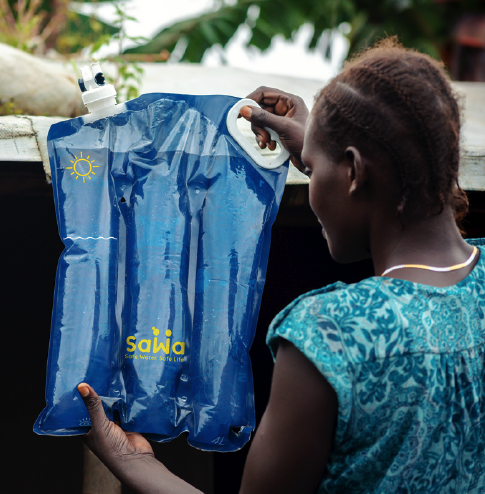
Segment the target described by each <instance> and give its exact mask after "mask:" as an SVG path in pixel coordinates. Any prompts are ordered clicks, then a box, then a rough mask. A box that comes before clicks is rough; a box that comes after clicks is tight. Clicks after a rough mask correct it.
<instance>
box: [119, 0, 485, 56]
mask: <svg viewBox="0 0 485 494" xmlns="http://www.w3.org/2000/svg"><path fill="white" fill-rule="evenodd" d="M479 9H483V2H482V1H481V0H463V1H460V2H445V3H444V2H438V1H435V0H319V1H315V0H237V1H236V2H234V3H231V4H228V3H224V2H223V1H220V2H218V4H216V8H215V9H214V10H213V11H211V12H207V13H205V14H203V15H201V16H198V17H194V18H191V19H187V20H183V21H180V22H177V23H175V24H173V25H172V26H169V27H167V28H165V29H162V30H161V31H160V32H159V33H158V34H157V35H156V36H155V37H154V38H153V39H152V40H151V41H149V42H148V43H146V44H145V45H142V46H138V47H135V48H130V49H128V50H125V53H129V54H135V53H145V54H148V53H160V52H161V51H162V50H168V51H169V52H170V53H173V52H174V50H175V48H176V46H177V45H178V46H179V47H180V46H181V45H180V44H179V43H181V44H182V43H183V44H185V45H186V48H185V52H184V54H183V57H182V60H183V61H187V62H200V61H201V60H202V57H203V55H204V52H205V50H207V49H208V48H210V47H211V46H213V45H216V44H219V45H221V46H223V47H224V46H226V44H227V43H228V41H229V40H230V39H231V38H232V36H233V35H234V33H235V32H236V30H237V29H238V27H239V26H240V25H241V24H246V25H247V26H248V27H249V28H250V29H251V32H252V35H251V39H250V40H249V42H248V45H252V46H255V47H257V48H259V49H260V50H266V49H267V48H268V47H269V46H270V43H271V40H272V38H273V37H274V36H275V35H276V34H281V35H283V36H284V37H285V38H286V39H289V38H291V37H292V36H293V34H294V33H295V32H296V31H297V30H298V29H299V28H300V27H301V26H302V25H303V24H305V23H311V24H313V26H314V34H313V38H312V39H311V41H310V43H309V48H314V47H315V46H316V45H317V42H318V40H319V39H320V37H321V35H322V33H324V32H325V31H327V32H329V33H331V32H332V31H331V30H333V29H335V28H337V27H338V26H339V25H341V24H342V23H348V24H349V26H350V31H349V32H348V33H347V38H348V39H349V42H350V49H349V55H351V54H352V53H354V52H356V51H359V50H361V49H362V48H364V47H366V46H368V45H369V44H372V43H373V42H374V41H375V40H376V39H379V38H381V37H384V36H387V35H395V34H396V35H398V37H399V39H400V40H401V42H402V43H403V44H404V45H405V46H408V47H412V48H417V49H419V50H420V51H423V52H425V53H428V54H430V55H431V56H434V57H439V55H440V52H441V50H442V49H443V47H444V44H445V43H446V41H447V38H448V36H449V31H450V29H451V26H452V25H453V23H454V22H455V21H456V19H457V18H458V17H459V16H460V14H461V13H463V12H473V11H475V10H479ZM327 41H328V46H327V56H328V55H329V53H330V44H331V42H332V36H331V35H329V36H327Z"/></svg>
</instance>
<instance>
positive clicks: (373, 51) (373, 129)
mask: <svg viewBox="0 0 485 494" xmlns="http://www.w3.org/2000/svg"><path fill="white" fill-rule="evenodd" d="M313 113H314V115H315V121H316V125H317V132H318V134H319V135H318V138H319V139H320V142H322V144H324V146H325V150H326V151H327V153H328V154H329V156H330V157H331V158H332V159H334V160H335V161H336V162H340V161H341V160H342V159H343V158H344V152H345V149H346V148H347V146H350V145H353V146H356V147H357V148H358V149H360V150H361V151H362V152H363V153H364V155H365V154H367V155H368V156H375V155H376V154H378V155H379V156H380V157H381V159H382V160H383V162H384V163H385V164H386V165H387V166H392V167H394V170H395V172H396V174H397V177H398V181H399V185H400V202H399V205H398V208H397V213H398V215H399V217H400V218H404V217H409V216H415V215H422V214H423V213H424V214H427V215H432V214H439V213H441V212H442V211H443V208H444V206H445V204H447V203H448V202H449V203H451V205H452V207H453V208H454V211H455V217H456V219H457V222H459V221H460V220H461V219H462V218H463V217H464V216H465V214H466V212H467V209H468V200H467V197H466V194H465V193H464V191H463V190H462V189H461V188H460V186H459V185H458V166H459V160H460V147H459V146H460V142H459V141H460V139H459V136H460V108H459V106H458V103H457V98H456V96H455V94H454V92H453V89H452V88H451V85H450V82H449V79H448V77H447V75H446V73H445V72H444V70H443V65H442V64H440V63H439V62H437V61H435V60H433V59H432V58H430V57H429V56H427V55H424V54H421V53H418V52H416V51H413V50H408V49H405V48H403V47H402V46H401V45H399V43H398V42H397V40H396V38H388V39H385V40H383V41H381V42H379V43H378V44H377V45H375V46H374V47H372V48H370V49H368V50H367V51H365V52H364V53H362V54H360V55H358V56H357V57H355V58H354V59H352V60H350V61H349V62H347V63H346V64H345V66H344V68H343V70H342V72H341V73H340V74H339V75H338V76H337V77H335V78H334V79H333V80H332V81H331V82H330V84H328V85H327V86H326V87H324V88H323V89H322V90H321V92H320V93H319V94H318V95H317V97H316V101H315V107H314V110H313Z"/></svg>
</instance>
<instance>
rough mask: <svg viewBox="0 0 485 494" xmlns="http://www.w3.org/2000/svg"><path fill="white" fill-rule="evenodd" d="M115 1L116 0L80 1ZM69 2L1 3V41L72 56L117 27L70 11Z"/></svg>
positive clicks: (9, 0) (17, 0) (0, 0)
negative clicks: (52, 50)
mask: <svg viewBox="0 0 485 494" xmlns="http://www.w3.org/2000/svg"><path fill="white" fill-rule="evenodd" d="M81 1H82V2H89V3H93V2H98V1H99V2H113V1H116V0H81ZM70 5H71V1H70V0H0V42H2V43H7V44H9V45H12V46H15V47H17V48H20V49H22V50H24V51H28V52H34V53H37V54H44V53H45V52H46V51H47V50H48V49H49V48H54V49H55V50H56V51H58V52H59V53H73V52H77V51H79V50H81V49H82V48H84V47H86V46H89V45H91V44H92V43H94V42H95V41H96V40H97V39H98V38H99V37H100V36H103V35H104V36H107V35H111V36H112V35H114V34H116V33H117V28H116V27H114V26H111V25H109V24H106V23H105V22H102V21H100V20H99V19H96V18H95V17H94V16H85V15H83V14H79V13H76V12H74V11H73V10H71V9H70Z"/></svg>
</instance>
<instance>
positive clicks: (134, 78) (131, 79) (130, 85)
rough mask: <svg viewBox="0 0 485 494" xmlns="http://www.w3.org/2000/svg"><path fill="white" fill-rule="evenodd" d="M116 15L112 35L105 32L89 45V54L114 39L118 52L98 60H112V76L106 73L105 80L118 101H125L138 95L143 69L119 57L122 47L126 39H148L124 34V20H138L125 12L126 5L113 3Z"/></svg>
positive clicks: (136, 40)
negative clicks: (114, 31)
mask: <svg viewBox="0 0 485 494" xmlns="http://www.w3.org/2000/svg"><path fill="white" fill-rule="evenodd" d="M115 9H116V16H115V19H114V21H113V26H114V27H115V28H116V29H117V31H116V33H115V34H113V35H109V34H106V35H104V36H101V37H100V38H99V39H98V40H97V41H96V42H95V43H94V44H93V45H92V47H91V50H90V54H91V56H93V55H94V54H95V53H96V52H97V51H98V50H99V49H100V48H101V47H102V46H105V45H108V44H110V43H111V42H112V41H115V42H116V43H117V44H118V50H117V51H118V54H117V55H115V56H110V57H105V58H102V59H100V60H99V61H100V62H112V63H113V64H114V69H115V70H114V76H113V77H110V76H109V74H107V75H106V77H107V80H108V82H109V83H110V84H113V86H114V87H115V89H116V92H117V93H118V96H117V97H118V101H120V102H122V101H127V100H130V99H133V98H136V97H138V95H139V88H140V85H141V81H142V77H143V73H144V70H143V68H142V67H141V66H140V65H139V64H137V63H134V62H128V61H127V60H124V59H123V58H122V57H121V54H122V53H123V47H124V45H125V43H126V42H127V41H132V42H134V43H140V41H148V38H145V37H143V36H128V35H127V34H126V22H127V21H133V22H138V20H137V19H136V18H135V17H132V16H129V15H128V14H127V12H126V6H125V5H124V4H122V5H115Z"/></svg>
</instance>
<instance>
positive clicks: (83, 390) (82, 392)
mask: <svg viewBox="0 0 485 494" xmlns="http://www.w3.org/2000/svg"><path fill="white" fill-rule="evenodd" d="M77 390H78V391H79V394H80V395H81V396H82V397H83V398H86V397H87V396H89V388H88V387H87V386H83V385H82V384H80V385H79V386H78V387H77Z"/></svg>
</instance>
